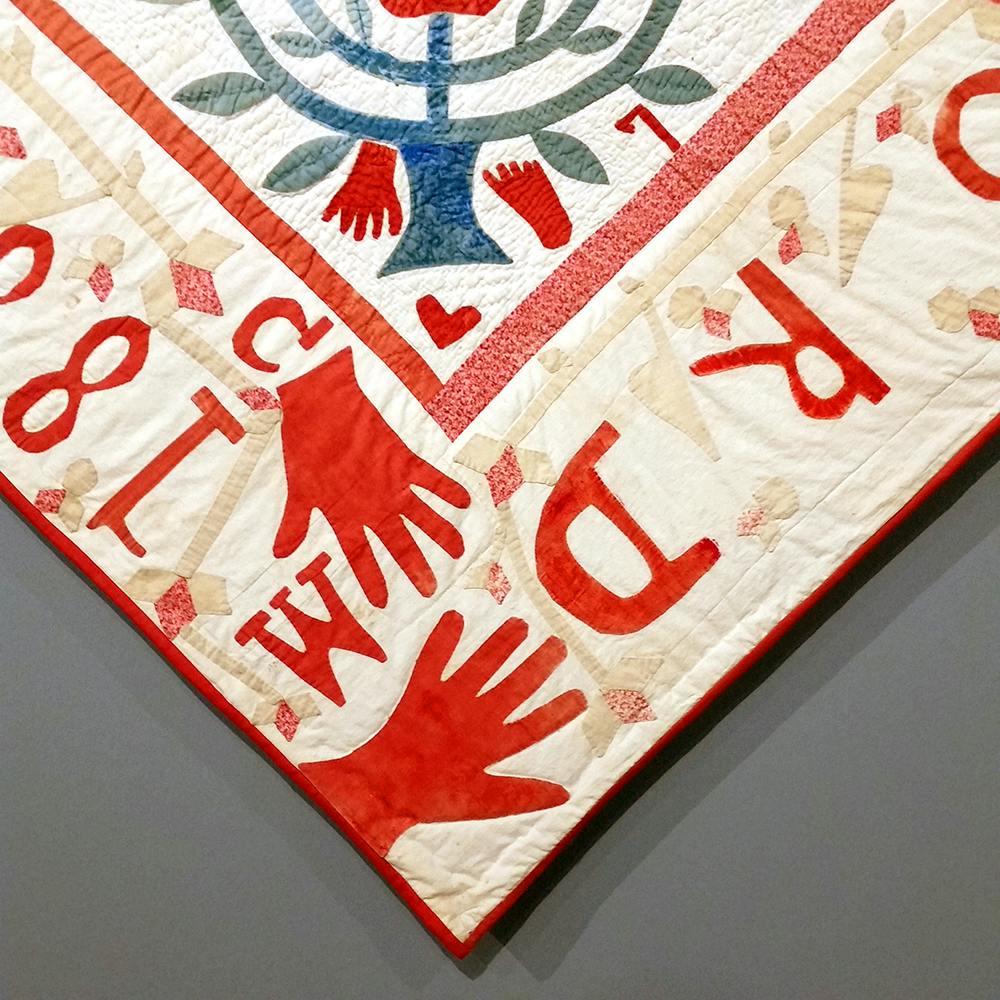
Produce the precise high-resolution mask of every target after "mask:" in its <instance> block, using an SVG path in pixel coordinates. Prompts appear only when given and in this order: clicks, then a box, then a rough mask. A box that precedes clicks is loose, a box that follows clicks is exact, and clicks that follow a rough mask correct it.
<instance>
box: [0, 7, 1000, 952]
mask: <svg viewBox="0 0 1000 1000" xmlns="http://www.w3.org/2000/svg"><path fill="white" fill-rule="evenodd" d="M998 135H1000V2H997V0H769V2H767V3H759V2H750V0H0V358H2V363H0V409H2V413H0V423H2V431H0V470H2V473H3V478H2V485H3V493H4V495H5V497H6V498H7V500H8V501H9V502H10V503H11V504H13V505H14V506H15V507H16V508H17V509H18V510H20V511H21V512H22V513H23V514H24V515H25V516H26V517H27V518H28V519H29V520H30V521H31V522H32V524H33V525H34V526H35V527H37V529H38V530H39V531H40V532H42V533H43V534H44V536H45V537H46V538H47V539H48V540H49V541H50V542H51V543H52V544H53V545H55V546H56V547H57V548H58V549H59V550H60V551H61V552H62V553H64V554H65V555H66V556H67V557H68V559H69V560H70V561H71V562H72V563H74V564H75V565H76V566H77V567H79V568H80V569H81V570H82V571H83V573H84V574H85V575H86V576H87V577H88V578H89V579H90V580H92V581H93V582H94V583H95V584H96V585H97V586H98V587H99V588H100V589H101V590H102V591H103V592H104V593H105V594H106V596H107V597H108V598H109V599H110V600H112V601H114V602H115V603H116V604H117V605H118V607H119V608H120V609H121V610H122V611H123V612H124V614H125V615H126V616H127V617H128V618H129V619H130V620H131V621H132V622H133V623H134V624H135V625H136V627H137V628H139V629H140V630H141V631H142V632H143V633H144V634H145V636H147V637H148V639H149V641H150V642H151V643H153V644H154V645H155V646H156V648H157V649H158V650H159V651H160V652H161V653H162V654H163V656H164V658H165V659H166V660H167V661H169V663H170V664H171V665H172V666H173V667H174V668H175V669H176V670H177V671H179V672H180V674H181V675H182V676H183V677H184V678H186V679H187V680H188V681H189V682H190V684H191V685H192V686H193V687H194V688H195V689H196V690H197V691H198V692H200V693H201V694H202V695H203V696H204V697H205V698H207V699H208V700H209V701H210V702H211V704H212V705H213V706H215V707H216V708H217V709H218V711H219V712H220V713H221V714H222V715H223V716H224V717H225V718H226V719H228V720H229V722H230V723H231V724H232V725H233V726H234V727H236V728H237V729H238V730H239V731H240V732H241V733H242V734H243V735H245V736H246V738H247V739H248V740H250V741H252V743H253V744H255V745H256V747H257V748H259V749H260V750H262V751H263V752H264V754H266V756H267V757H268V758H269V759H270V760H271V761H272V762H273V763H274V765H275V766H276V767H278V768H279V769H280V770H281V771H282V772H283V773H284V774H285V775H286V776H287V777H288V778H289V779H290V780H291V781H292V782H294V784H295V785H296V786H297V787H298V788H299V789H300V790H301V791H302V793H303V794H304V795H305V796H306V797H307V798H308V799H309V800H311V801H312V803H313V804H314V805H315V806H316V807H317V808H318V809H319V810H321V811H322V812H323V813H324V814H325V815H326V816H328V817H329V818H330V819H331V820H332V822H333V823H334V824H335V825H336V826H337V827H338V828H339V830H340V831H341V832H342V833H343V835H344V836H346V837H348V838H349V839H350V840H351V841H352V842H353V843H354V845H356V847H357V849H358V850H359V851H360V852H361V854H362V855H363V856H364V857H365V858H366V859H367V860H368V861H369V862H370V863H371V864H372V865H374V866H375V867H376V868H377V869H378V871H379V872H380V873H381V874H382V875H383V876H384V877H385V879H386V880H387V881H388V882H389V883H390V884H391V885H392V887H393V888H394V889H395V890H396V892H397V893H398V894H399V896H400V897H401V898H402V900H403V901H404V902H405V903H406V904H407V905H408V906H409V907H410V908H411V909H412V911H413V912H414V914H415V915H416V916H417V917H418V918H419V919H420V920H421V921H422V922H423V924H424V925H426V927H427V928H428V929H429V930H430V931H431V932H432V933H433V934H434V935H435V936H436V937H437V939H438V940H439V941H440V942H441V943H442V944H443V945H444V947H446V948H447V949H449V950H450V951H451V952H453V953H454V954H456V955H459V956H461V955H465V954H467V953H468V952H469V951H470V950H471V949H472V948H473V946H474V945H475V943H476V942H477V940H479V939H480V938H481V937H482V935H483V934H484V933H486V931H487V930H488V929H489V928H490V927H491V926H492V924H493V923H494V922H495V921H496V920H497V919H498V918H499V916H500V915H501V914H502V913H503V912H504V911H505V910H506V909H507V908H508V907H510V906H511V905H512V904H513V902H514V901H515V900H516V899H517V897H518V896H519V895H520V894H521V893H522V892H523V891H524V889H525V888H526V886H527V885H529V884H530V882H531V880H532V879H533V878H535V877H536V876H537V874H538V873H539V872H540V871H541V870H542V869H543V868H544V867H545V866H546V864H547V863H548V862H549V861H550V860H551V859H552V858H553V856H554V855H555V854H556V853H557V852H558V851H559V850H560V849H561V848H562V847H563V846H564V845H565V844H566V843H567V842H568V841H569V840H570V839H571V838H572V837H573V836H574V834H575V833H576V832H577V831H578V830H579V829H580V828H581V827H582V826H583V825H584V824H585V823H586V822H587V820H588V819H589V818H590V817H591V816H593V815H594V813H595V811H597V810H598V809H599V808H600V807H601V805H602V804H603V803H605V802H606V801H607V800H608V799H609V797H611V796H613V795H614V794H615V793H616V791H617V790H618V789H619V788H620V787H621V786H622V784H623V783H625V782H627V781H628V779H629V777H630V776H631V775H633V774H634V773H635V772H636V771H637V769H639V768H641V767H642V766H643V764H644V763H645V762H647V761H648V760H649V759H650V757H651V756H652V755H653V754H655V753H656V752H657V751H658V750H659V749H660V748H661V747H662V746H663V745H664V744H665V743H666V741H668V740H669V739H670V738H671V737H672V736H673V735H674V734H676V733H677V732H678V731H679V730H680V729H681V728H683V727H684V726H685V725H686V724H688V723H689V722H690V721H691V720H692V719H693V718H694V717H695V716H696V715H697V714H698V713H699V712H700V711H702V710H703V709H704V707H705V706H706V705H707V704H709V703H710V702H711V701H712V699H713V698H715V697H716V696H717V695H718V693H719V692H720V691H721V690H723V689H724V688H725V686H726V685H727V684H730V683H731V682H732V681H733V679H734V678H736V677H738V676H739V675H741V674H742V673H743V672H744V671H746V670H748V669H749V668H750V667H751V666H752V665H753V664H754V663H755V662H756V660H757V659H759V657H760V656H761V655H762V653H763V651H765V650H766V649H767V648H769V647H770V646H771V645H772V644H773V643H774V642H775V641H776V639H777V638H778V637H779V636H780V635H781V634H782V633H783V632H784V631H785V630H786V629H787V628H788V627H789V625H790V624H791V623H793V622H795V621H796V620H797V619H798V618H799V617H801V616H802V615H803V614H805V613H806V612H807V611H808V609H809V607H810V606H811V605H812V604H813V603H814V602H815V601H816V599H817V598H818V596H819V595H821V594H822V593H823V592H824V591H825V590H827V589H828V588H830V587H831V586H832V585H833V584H834V583H836V582H837V581H838V580H839V579H840V578H841V577H842V576H843V575H844V574H845V573H846V572H847V570H848V569H849V568H850V567H851V566H852V565H853V564H854V563H855V562H856V561H857V560H858V559H860V558H861V557H862V556H863V555H864V553H865V552H867V551H868V550H869V549H870V548H871V547H872V546H873V545H875V544H877V542H878V541H879V540H880V539H881V538H883V537H884V536H885V534H886V533H887V532H889V531H891V530H892V528H893V527H894V526H895V525H896V524H898V523H899V522H900V520H901V519H903V518H905V517H906V516H907V514H908V513H909V512H910V511H912V510H913V509H914V508H915V507H916V506H917V505H918V504H919V503H920V502H921V501H922V500H923V499H924V498H925V497H926V496H927V495H928V494H929V493H930V492H931V491H932V490H933V489H935V488H936V487H937V486H938V485H939V484H940V483H941V482H942V481H943V479H945V478H946V477H947V476H948V475H949V474H950V473H951V472H953V471H954V470H955V469H956V468H957V467H959V466H960V465H961V464H962V463H963V462H964V461H965V460H966V459H967V458H968V457H969V456H970V455H971V454H972V452H973V451H974V450H975V449H976V448H978V447H980V446H981V445H982V444H983V443H984V442H985V441H986V440H987V439H988V438H989V437H990V436H991V435H992V434H993V433H994V432H995V431H996V430H997V427H998V423H1000V419H998V411H1000V406H998V395H1000V141H998ZM83 641H91V637H85V638H84V640H83Z"/></svg>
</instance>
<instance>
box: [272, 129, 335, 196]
mask: <svg viewBox="0 0 1000 1000" xmlns="http://www.w3.org/2000/svg"><path fill="white" fill-rule="evenodd" d="M354 143H355V140H354V139H352V138H350V137H349V136H344V135H328V136H322V137H320V138H319V139H310V140H309V141H308V142H304V143H302V145H301V146H296V147H295V149H293V150H292V151H291V152H290V153H289V154H288V155H287V156H284V157H282V158H281V160H280V161H279V162H278V163H277V165H276V166H275V167H274V169H273V170H272V171H271V172H270V173H269V174H268V175H267V177H265V178H264V187H266V188H267V189H268V190H269V191H277V192H278V193H279V194H291V193H293V192H295V191H304V190H305V189H306V188H308V187H312V186H313V184H317V183H319V182H320V181H321V180H323V178H324V177H326V176H327V174H329V173H331V172H332V171H334V170H336V169H337V167H338V166H339V165H340V161H341V160H343V159H344V157H345V156H347V154H348V153H349V152H350V151H351V149H352V148H353V146H354Z"/></svg>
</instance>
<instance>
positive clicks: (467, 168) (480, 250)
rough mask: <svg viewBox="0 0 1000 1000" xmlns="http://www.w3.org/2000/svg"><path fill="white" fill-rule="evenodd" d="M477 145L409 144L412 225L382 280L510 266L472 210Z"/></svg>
mask: <svg viewBox="0 0 1000 1000" xmlns="http://www.w3.org/2000/svg"><path fill="white" fill-rule="evenodd" d="M479 149H480V147H479V145H478V144H475V143H454V144H425V143H418V144H404V145H402V146H401V147H400V153H401V154H402V157H403V163H404V164H405V165H406V174H407V177H408V178H409V182H410V221H409V223H408V224H407V227H406V230H405V231H404V233H403V237H402V239H401V240H400V241H399V244H398V245H397V246H396V249H395V250H394V251H393V252H392V255H391V256H390V257H389V259H388V260H387V261H386V263H385V266H384V267H383V268H382V271H381V274H382V275H387V274H399V273H400V272H401V271H413V270H416V269H418V268H424V267H442V266H445V265H449V264H509V263H510V257H508V256H507V254H505V253H504V252H503V250H501V249H500V247H499V246H498V245H497V244H496V243H495V242H494V241H493V240H492V239H491V238H490V237H489V236H487V235H486V233H485V232H484V231H483V229H482V227H481V226H480V225H479V221H478V220H477V219H476V213H475V209H474V208H473V206H472V180H473V172H474V170H475V167H476V158H477V157H478V155H479Z"/></svg>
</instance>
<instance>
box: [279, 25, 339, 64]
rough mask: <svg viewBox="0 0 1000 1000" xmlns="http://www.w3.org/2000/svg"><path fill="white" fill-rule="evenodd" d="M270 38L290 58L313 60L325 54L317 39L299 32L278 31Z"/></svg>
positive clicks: (321, 44)
mask: <svg viewBox="0 0 1000 1000" xmlns="http://www.w3.org/2000/svg"><path fill="white" fill-rule="evenodd" d="M272 37H273V38H274V40H275V41H276V42H277V43H278V45H280V46H281V47H282V48H283V49H284V50H285V51H286V52H287V53H288V54H289V55H290V56H297V57H298V58H299V59H315V58H316V57H317V56H321V55H323V53H324V52H326V49H325V48H323V43H322V42H320V41H319V39H317V38H314V37H313V36H312V35H307V34H304V33H303V32H301V31H279V32H277V33H276V34H275V35H273V36H272Z"/></svg>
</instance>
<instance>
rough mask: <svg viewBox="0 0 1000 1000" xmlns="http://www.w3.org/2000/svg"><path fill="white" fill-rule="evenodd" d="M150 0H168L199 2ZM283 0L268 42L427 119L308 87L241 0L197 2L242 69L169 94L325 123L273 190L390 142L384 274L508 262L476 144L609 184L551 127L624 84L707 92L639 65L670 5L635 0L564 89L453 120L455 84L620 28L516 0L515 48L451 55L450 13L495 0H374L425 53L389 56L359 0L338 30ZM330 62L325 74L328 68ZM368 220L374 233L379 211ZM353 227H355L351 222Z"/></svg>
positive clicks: (675, 2)
mask: <svg viewBox="0 0 1000 1000" xmlns="http://www.w3.org/2000/svg"><path fill="white" fill-rule="evenodd" d="M148 2H153V3H165V4H171V5H175V4H185V3H191V2H201V0H148ZM287 2H288V4H289V5H290V7H291V8H292V10H293V12H294V13H295V15H296V16H297V18H298V20H299V21H300V22H301V24H302V25H303V27H304V28H305V29H306V30H305V31H302V32H299V31H282V32H278V33H277V34H275V35H274V36H273V41H274V42H275V43H276V45H277V47H278V48H280V49H281V50H282V51H283V52H284V53H287V54H288V55H289V56H292V57H295V58H299V59H323V58H331V57H332V58H333V59H335V60H339V61H341V62H342V63H345V64H347V65H349V66H351V67H353V68H355V69H358V70H361V71H363V72H365V73H366V74H368V75H369V76H371V77H374V78H376V79H379V80H383V81H388V82H391V83H395V84H405V85H408V86H414V87H421V88H423V90H424V91H425V93H426V114H425V116H424V117H423V118H421V119H419V120H407V119H401V118H394V117H388V116H383V115H375V114H368V113H364V112H360V111H356V110H353V109H352V108H350V107H348V106H347V105H345V104H341V103H338V102H336V101H333V100H331V99H329V98H327V97H325V96H323V95H321V94H319V93H317V92H316V91H314V90H312V89H310V88H309V87H307V86H306V85H305V84H304V83H302V82H301V81H300V80H299V79H298V78H297V77H296V76H295V74H294V73H293V72H292V71H291V70H289V69H288V68H287V67H286V66H285V65H284V64H283V62H282V61H279V60H278V59H277V58H275V56H274V55H273V54H272V52H271V50H270V49H269V48H268V46H267V45H265V43H264V41H263V39H262V38H261V36H260V33H259V32H258V31H257V29H256V28H255V27H254V25H253V23H252V22H251V20H250V19H249V17H248V16H247V15H246V14H245V13H244V11H243V9H242V7H241V6H240V2H239V0H209V3H210V4H211V6H212V9H213V11H214V13H215V15H216V17H217V18H218V21H219V23H220V24H221V26H222V28H223V29H224V30H225V31H226V33H227V34H228V36H229V38H230V39H231V40H232V42H233V44H234V45H235V46H236V48H237V49H238V50H239V52H240V54H241V55H242V57H243V58H244V59H245V61H246V62H247V64H248V66H249V68H250V69H251V70H252V73H249V74H248V73H233V72H227V73H217V74H214V75H212V76H208V77H205V78H203V79H199V80H196V81H194V82H192V83H190V84H188V85H187V86H185V87H183V88H181V90H180V91H178V92H177V94H175V95H174V96H175V99H176V100H177V101H178V102H180V103H181V104H184V105H185V106H187V107H189V108H192V109H195V110H197V111H201V112H205V113H208V114H213V115H222V116H233V115H237V114H239V113H241V112H243V111H246V110H247V109H249V108H252V107H254V106H256V105H258V104H260V103H261V102H262V101H264V100H266V99H267V98H269V97H272V96H275V97H278V98H279V99H280V100H281V101H283V102H284V103H285V104H286V105H288V106H289V107H290V108H292V109H293V110H295V111H296V112H298V113H299V114H300V115H303V116H304V117H306V118H308V119H310V120H311V121H313V122H316V123H318V124H320V125H322V126H324V127H325V128H326V129H328V130H329V133H330V134H329V135H328V136H324V137H322V138H318V139H312V140H310V141H308V142H306V143H303V144H302V145H300V146H298V147H296V148H295V149H293V150H291V151H290V152H289V153H287V154H286V155H285V156H284V157H282V159H281V160H280V162H278V163H277V164H276V165H275V167H274V168H273V169H272V170H271V171H270V173H269V174H268V175H267V178H266V180H265V186H266V187H268V188H270V189H272V190H275V191H280V192H294V191H300V190H304V189H305V188H307V187H309V186H311V185H313V184H316V183H317V182H319V181H321V180H322V179H323V178H324V177H326V176H327V175H328V174H329V173H330V172H331V171H333V170H334V169H335V168H336V167H337V166H338V165H339V164H340V163H341V161H342V160H344V158H345V157H346V156H347V155H348V154H349V153H350V152H351V150H352V149H353V148H354V146H355V145H356V144H357V142H358V140H363V141H364V143H365V145H366V146H367V147H369V149H372V148H377V146H383V147H389V148H391V149H392V150H398V152H399V154H400V155H401V156H402V158H403V163H404V165H405V167H406V171H407V176H408V179H409V186H410V216H409V220H408V224H407V226H406V230H405V232H404V233H403V236H402V238H401V239H400V241H399V243H398V245H397V246H396V248H395V250H394V251H393V253H392V255H391V256H390V257H389V259H388V261H387V262H386V264H385V266H384V268H383V270H382V274H393V273H398V272H401V271H407V270H412V269H415V268H425V267H435V266H439V265H445V264H474V263H496V264H503V263H510V258H509V257H507V255H506V254H505V253H504V252H503V250H502V249H501V248H500V247H499V246H498V245H497V243H496V242H495V241H494V240H493V239H492V238H491V237H490V236H489V235H487V233H486V232H485V231H484V230H483V229H482V227H481V226H480V224H479V222H478V220H477V219H476V215H475V212H474V209H473V203H472V185H473V179H474V174H475V168H476V161H477V159H478V156H479V152H480V149H481V147H482V145H483V144H484V143H486V142H493V141H498V140H504V139H512V138H518V137H522V136H530V137H531V139H532V140H533V141H534V143H535V146H536V147H537V149H538V152H539V154H540V156H541V157H542V159H544V160H545V161H546V162H547V163H548V164H549V166H550V167H552V168H553V169H555V170H557V171H559V172H560V173H562V174H564V175H566V176H568V177H571V178H573V179H574V180H577V181H582V182H585V183H589V184H607V183H608V175H607V172H606V171H605V169H604V166H603V165H602V163H601V162H600V160H599V159H598V157H597V156H596V154H595V153H594V152H593V151H592V150H591V149H590V147H589V146H587V145H586V143H584V142H582V141H581V140H580V139H578V138H576V137H574V136H572V135H570V134H568V133H567V132H564V131H560V130H558V129H555V128H553V126H555V125H558V123H559V122H561V121H563V120H565V119H567V118H569V117H571V116H572V115H574V114H576V113H577V112H578V111H580V110H582V109H583V108H585V107H587V106H588V105H590V104H592V103H594V102H595V101H599V100H601V99H602V98H604V97H606V96H607V95H608V94H611V93H613V92H614V91H616V90H618V89H619V88H621V87H623V86H631V87H632V88H633V89H635V90H636V91H637V92H638V93H639V94H640V95H641V96H642V97H643V98H644V99H645V100H647V101H651V102H655V103H659V104H670V105H678V104H689V103H692V102H694V101H700V100H703V99H705V98H707V97H709V96H711V95H712V94H713V93H714V88H713V87H712V85H711V84H710V83H709V82H708V81H707V80H706V79H705V78H704V77H703V76H701V75H700V74H699V73H697V72H695V71H694V70H692V69H689V68H687V67H684V66H678V65H670V66H659V67H655V68H646V63H647V61H648V60H649V59H650V57H651V56H652V55H653V53H654V51H655V50H656V48H657V46H658V45H659V43H660V41H661V40H662V38H663V37H664V34H665V33H666V31H667V28H668V27H669V26H670V24H671V22H672V21H673V19H674V17H675V15H676V13H677V9H678V7H679V6H680V3H681V0H646V3H647V8H646V11H645V14H644V15H643V17H642V19H641V21H640V23H639V24H638V26H637V27H636V28H635V30H634V32H633V33H632V34H631V36H630V37H629V38H627V39H626V40H625V42H624V44H623V45H621V46H620V47H619V48H618V50H617V52H616V54H615V55H614V56H613V57H612V58H611V59H610V60H608V61H606V62H604V63H603V64H602V65H600V66H599V67H597V68H596V69H595V70H594V71H593V72H591V73H590V74H589V75H587V76H586V77H585V78H584V79H582V80H579V81H577V82H575V83H573V84H572V85H571V86H570V87H568V88H567V89H566V90H564V91H563V92H562V93H559V94H556V95H554V96H550V97H545V98H543V99H541V100H539V101H538V102H537V103H534V104H530V105H529V106H527V107H523V108H519V109H517V110H513V111H508V112H503V113H499V114H486V115H482V116H475V117H465V118H453V117H452V116H451V115H450V113H449V107H450V98H451V92H452V89H453V88H454V87H458V86H462V85H466V84H472V83H483V82H489V81H498V80H501V79H503V78H504V77H507V76H509V75H510V74H512V73H514V72H515V71H516V70H519V69H523V68H525V67H527V66H530V65H533V64H534V63H537V62H540V61H541V60H543V59H545V58H547V57H548V56H551V55H552V54H554V53H556V52H558V51H559V50H567V49H568V50H569V51H571V52H574V53H577V54H580V55H581V56H587V57H595V58H596V57H599V56H600V54H601V53H602V52H604V51H605V50H608V49H610V48H611V47H612V46H615V45H617V44H618V43H619V42H621V40H622V36H621V33H620V32H619V31H617V30H615V29H613V28H610V27H606V26H600V25H598V26H587V24H586V22H587V20H588V18H589V17H590V16H591V14H592V13H593V12H594V9H595V8H596V6H597V3H598V0H568V2H567V3H566V6H565V9H564V10H563V11H562V12H561V13H560V14H559V15H558V17H556V18H555V19H554V20H553V21H552V23H551V24H550V25H549V26H548V27H547V28H545V29H544V30H540V28H541V24H542V21H543V15H544V13H545V2H546V0H524V2H523V4H522V5H521V7H520V10H519V12H518V17H517V22H516V28H515V40H514V44H513V45H512V46H510V47H509V48H506V49H503V50H500V51H496V52H491V53H488V54H486V55H480V56H476V57H473V58H468V59H454V58H453V56H452V30H453V18H454V16H455V13H450V12H449V11H451V12H457V13H459V14H462V13H465V14H471V13H484V12H486V11H488V10H491V9H492V8H493V7H494V6H496V3H497V0H478V2H477V0H382V3H383V6H385V7H386V8H387V9H388V10H389V11H390V12H391V13H396V14H400V13H401V11H402V16H411V17H412V16H420V15H423V16H424V17H425V18H426V21H427V55H426V58H425V59H420V60H408V59H399V58H397V57H395V56H393V55H392V54H390V53H388V52H386V51H383V50H380V49H378V48H377V47H376V46H375V45H374V43H373V40H372V19H371V10H370V8H369V6H368V0H343V3H344V9H345V14H346V15H347V21H348V22H349V24H350V25H351V29H350V30H351V33H350V34H348V33H347V32H345V31H342V30H341V29H340V28H338V27H337V26H336V25H335V24H334V23H333V22H332V21H331V20H330V18H329V17H328V16H327V15H326V13H325V12H324V11H323V10H322V9H321V7H320V5H319V3H318V2H317V0H287ZM332 66H333V68H331V71H330V73H331V77H333V76H335V73H336V69H335V66H336V63H333V64H332ZM362 152H363V153H364V152H365V148H364V147H363V150H362ZM391 162H392V163H394V162H395V157H394V155H393V156H392V161H391ZM393 197H395V196H394V195H393ZM345 218H346V214H345ZM378 225H379V232H380V231H381V216H380V217H379V223H378ZM390 225H391V223H390ZM360 229H361V232H362V233H363V232H364V223H363V222H362V223H361V224H360ZM375 235H377V234H375Z"/></svg>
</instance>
